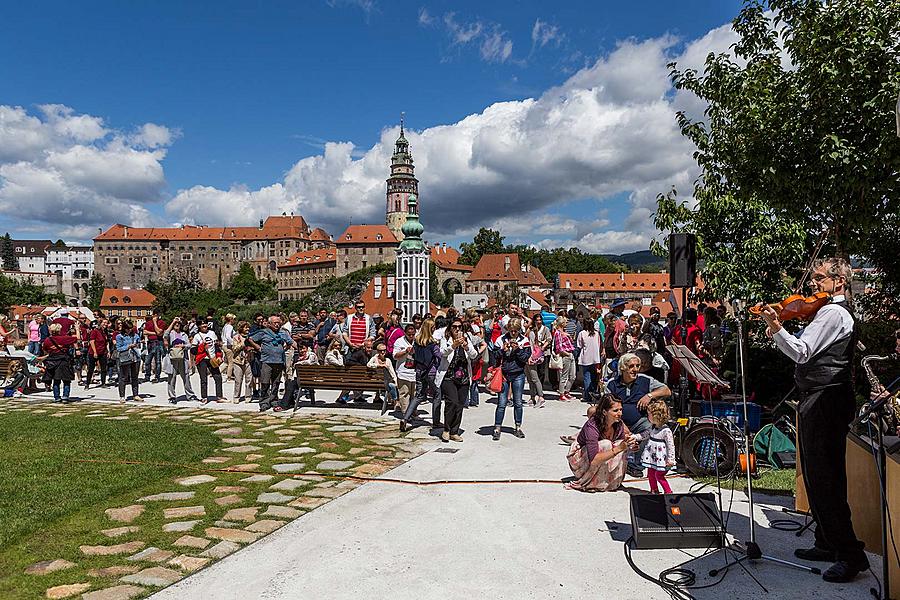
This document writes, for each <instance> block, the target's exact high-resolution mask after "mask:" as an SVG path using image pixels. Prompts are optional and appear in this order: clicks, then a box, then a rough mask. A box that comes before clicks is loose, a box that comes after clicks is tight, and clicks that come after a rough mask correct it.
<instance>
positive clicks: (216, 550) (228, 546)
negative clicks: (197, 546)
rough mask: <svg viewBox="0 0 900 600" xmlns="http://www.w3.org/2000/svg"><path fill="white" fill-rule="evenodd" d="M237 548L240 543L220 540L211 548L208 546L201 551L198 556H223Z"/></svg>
mask: <svg viewBox="0 0 900 600" xmlns="http://www.w3.org/2000/svg"><path fill="white" fill-rule="evenodd" d="M238 548H240V545H238V544H235V543H234V542H226V541H222V542H219V543H218V544H216V545H215V546H213V547H212V548H208V549H207V550H204V551H203V552H201V553H200V556H208V557H209V558H225V557H226V556H228V555H229V554H231V553H232V552H234V551H235V550H237V549H238Z"/></svg>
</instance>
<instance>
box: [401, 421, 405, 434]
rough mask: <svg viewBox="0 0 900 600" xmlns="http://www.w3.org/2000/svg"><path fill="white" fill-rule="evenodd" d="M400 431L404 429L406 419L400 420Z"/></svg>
mask: <svg viewBox="0 0 900 600" xmlns="http://www.w3.org/2000/svg"><path fill="white" fill-rule="evenodd" d="M400 431H401V432H404V431H406V421H403V420H401V421H400Z"/></svg>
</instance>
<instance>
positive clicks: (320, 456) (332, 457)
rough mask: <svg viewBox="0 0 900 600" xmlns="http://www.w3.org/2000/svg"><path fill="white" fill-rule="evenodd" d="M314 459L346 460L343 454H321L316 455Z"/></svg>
mask: <svg viewBox="0 0 900 600" xmlns="http://www.w3.org/2000/svg"><path fill="white" fill-rule="evenodd" d="M313 458H317V459H319V460H337V459H341V458H344V456H343V455H342V454H335V453H334V452H323V453H321V454H316V455H315V456H313Z"/></svg>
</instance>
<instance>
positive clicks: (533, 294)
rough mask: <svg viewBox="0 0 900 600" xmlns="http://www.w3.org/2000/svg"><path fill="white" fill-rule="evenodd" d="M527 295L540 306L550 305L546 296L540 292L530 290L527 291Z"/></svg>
mask: <svg viewBox="0 0 900 600" xmlns="http://www.w3.org/2000/svg"><path fill="white" fill-rule="evenodd" d="M528 297H529V298H531V299H532V300H534V301H535V302H537V303H538V304H539V305H540V306H541V307H549V306H550V303H549V302H547V297H546V296H544V295H543V294H542V293H540V292H537V291H534V290H532V291H530V292H528Z"/></svg>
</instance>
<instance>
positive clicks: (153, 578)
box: [119, 567, 181, 587]
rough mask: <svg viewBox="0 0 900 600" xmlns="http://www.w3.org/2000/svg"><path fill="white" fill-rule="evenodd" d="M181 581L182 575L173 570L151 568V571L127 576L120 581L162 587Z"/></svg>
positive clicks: (146, 570)
mask: <svg viewBox="0 0 900 600" xmlns="http://www.w3.org/2000/svg"><path fill="white" fill-rule="evenodd" d="M179 579H181V573H179V572H178V571H173V570H172V569H167V568H165V567H150V568H149V569H144V570H143V571H138V572H137V573H132V574H131V575H126V576H125V577H123V578H122V579H120V580H119V581H124V582H125V583H137V584H140V585H152V586H157V587H162V586H164V585H169V584H172V583H175V582H176V581H178V580H179Z"/></svg>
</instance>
